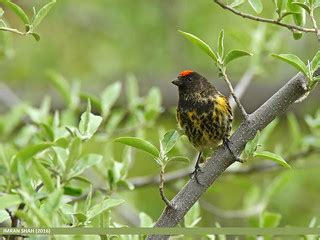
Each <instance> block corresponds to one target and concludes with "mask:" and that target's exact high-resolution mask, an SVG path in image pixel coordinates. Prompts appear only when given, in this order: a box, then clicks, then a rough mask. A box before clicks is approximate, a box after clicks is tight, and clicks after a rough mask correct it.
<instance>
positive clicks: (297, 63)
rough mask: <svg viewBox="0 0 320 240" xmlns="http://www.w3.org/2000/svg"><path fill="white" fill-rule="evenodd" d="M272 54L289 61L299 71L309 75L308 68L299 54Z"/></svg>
mask: <svg viewBox="0 0 320 240" xmlns="http://www.w3.org/2000/svg"><path fill="white" fill-rule="evenodd" d="M271 56H273V57H275V58H278V59H280V60H282V61H284V62H286V63H289V64H290V65H291V66H293V67H295V68H296V69H297V70H298V71H300V72H302V73H304V74H305V75H306V76H308V68H307V66H306V65H305V64H304V62H303V61H302V60H301V59H300V58H299V57H298V56H296V55H294V54H271Z"/></svg>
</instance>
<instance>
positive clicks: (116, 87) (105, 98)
mask: <svg viewBox="0 0 320 240" xmlns="http://www.w3.org/2000/svg"><path fill="white" fill-rule="evenodd" d="M120 92H121V83H120V82H115V83H113V84H111V85H110V86H108V87H107V88H106V89H105V90H103V92H102V94H101V106H102V116H103V118H106V117H107V116H108V114H109V112H110V109H111V108H112V106H113V105H114V103H115V102H116V100H117V99H118V97H119V96H120Z"/></svg>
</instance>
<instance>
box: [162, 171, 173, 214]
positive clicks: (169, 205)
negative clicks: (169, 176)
mask: <svg viewBox="0 0 320 240" xmlns="http://www.w3.org/2000/svg"><path fill="white" fill-rule="evenodd" d="M164 169H165V166H163V165H162V166H161V171H160V182H159V191H160V195H161V198H162V200H163V201H164V202H165V204H166V205H167V206H168V207H169V208H173V206H172V205H171V203H170V201H169V200H168V198H167V197H166V196H165V194H164V190H163V186H164Z"/></svg>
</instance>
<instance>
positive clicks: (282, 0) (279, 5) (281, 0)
mask: <svg viewBox="0 0 320 240" xmlns="http://www.w3.org/2000/svg"><path fill="white" fill-rule="evenodd" d="M274 3H275V5H276V7H277V12H278V13H281V11H282V9H283V8H284V6H285V4H286V0H274Z"/></svg>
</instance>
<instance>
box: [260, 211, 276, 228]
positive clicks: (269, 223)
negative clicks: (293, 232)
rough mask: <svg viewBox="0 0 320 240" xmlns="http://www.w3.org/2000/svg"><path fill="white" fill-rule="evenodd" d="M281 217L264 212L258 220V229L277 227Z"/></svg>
mask: <svg viewBox="0 0 320 240" xmlns="http://www.w3.org/2000/svg"><path fill="white" fill-rule="evenodd" d="M280 220H281V215H280V214H278V213H271V212H264V213H263V214H262V215H261V216H260V219H259V227H262V228H268V227H270V228H275V227H277V226H279V224H280Z"/></svg>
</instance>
